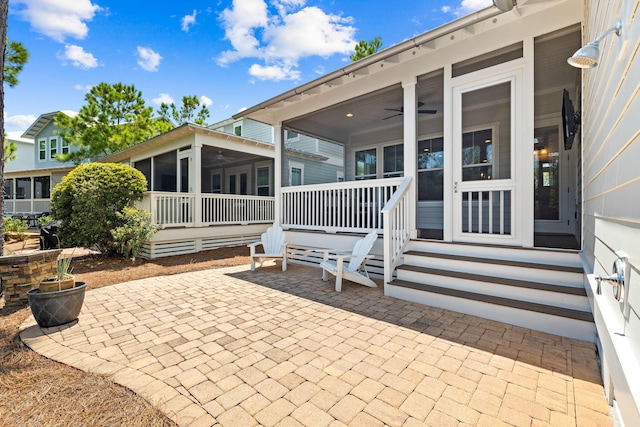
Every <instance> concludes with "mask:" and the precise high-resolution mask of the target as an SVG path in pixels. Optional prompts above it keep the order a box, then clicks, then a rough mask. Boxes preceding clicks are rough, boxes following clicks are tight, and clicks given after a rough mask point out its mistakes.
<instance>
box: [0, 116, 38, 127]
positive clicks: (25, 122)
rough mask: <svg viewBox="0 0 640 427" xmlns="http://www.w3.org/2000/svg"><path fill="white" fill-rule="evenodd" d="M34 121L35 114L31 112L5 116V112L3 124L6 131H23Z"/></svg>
mask: <svg viewBox="0 0 640 427" xmlns="http://www.w3.org/2000/svg"><path fill="white" fill-rule="evenodd" d="M35 121H36V116H34V115H33V114H16V115H15V116H7V114H6V113H5V115H4V126H5V128H6V130H7V131H19V130H22V131H24V130H26V129H27V128H28V127H29V126H31V125H32V124H33V122H35Z"/></svg>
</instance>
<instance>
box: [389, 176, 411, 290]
mask: <svg viewBox="0 0 640 427" xmlns="http://www.w3.org/2000/svg"><path fill="white" fill-rule="evenodd" d="M412 180H413V178H412V177H410V176H407V177H405V178H404V180H403V181H402V184H400V186H399V187H398V188H397V189H396V191H395V193H393V196H391V198H390V199H389V201H388V202H387V203H386V204H385V205H384V208H382V218H383V247H384V255H383V256H384V259H383V262H384V283H385V285H386V284H388V283H389V282H391V280H393V270H394V269H395V268H396V266H397V265H398V262H399V260H400V257H401V256H402V252H403V251H404V248H405V247H406V245H407V243H408V242H409V235H410V230H409V209H411V207H410V206H409V202H410V198H409V188H410V187H411V181H412Z"/></svg>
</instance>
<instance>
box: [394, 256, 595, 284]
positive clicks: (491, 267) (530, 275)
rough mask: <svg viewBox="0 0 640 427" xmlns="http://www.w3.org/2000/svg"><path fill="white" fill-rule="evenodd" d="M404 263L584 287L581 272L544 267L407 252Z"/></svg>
mask: <svg viewBox="0 0 640 427" xmlns="http://www.w3.org/2000/svg"><path fill="white" fill-rule="evenodd" d="M404 264H407V265H415V266H420V267H428V268H437V269H439V270H451V271H460V272H465V273H472V274H481V275H484V276H497V277H504V278H510V279H518V280H527V281H531V282H535V281H538V282H543V283H552V284H557V285H564V286H572V287H576V288H582V287H583V283H582V281H583V278H582V274H581V273H572V272H566V271H553V270H545V269H543V268H525V267H516V266H508V265H495V264H489V263H482V262H471V261H464V260H455V259H443V258H435V257H428V256H415V255H409V254H405V256H404Z"/></svg>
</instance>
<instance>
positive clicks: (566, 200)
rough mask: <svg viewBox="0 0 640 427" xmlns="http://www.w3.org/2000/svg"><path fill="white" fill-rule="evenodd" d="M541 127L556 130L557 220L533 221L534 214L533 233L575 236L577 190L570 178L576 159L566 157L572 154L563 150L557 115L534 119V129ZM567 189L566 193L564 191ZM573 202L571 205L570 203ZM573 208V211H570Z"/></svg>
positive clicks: (560, 126) (560, 122) (559, 121)
mask: <svg viewBox="0 0 640 427" xmlns="http://www.w3.org/2000/svg"><path fill="white" fill-rule="evenodd" d="M543 127H557V128H558V152H559V153H560V156H559V159H558V160H559V168H560V173H559V180H560V182H559V183H558V206H559V214H558V219H557V220H549V219H547V220H545V219H535V214H534V231H536V232H541V233H561V234H575V227H576V224H575V217H574V214H575V212H576V209H575V200H576V195H577V188H576V182H575V178H572V176H571V172H572V171H573V170H574V168H572V165H573V164H575V162H576V161H577V158H574V159H569V158H568V156H570V155H571V154H574V153H573V151H572V150H565V148H564V143H563V140H562V119H561V117H560V116H559V115H558V114H547V115H544V116H541V117H536V119H535V126H534V135H535V129H537V128H543ZM565 188H566V189H567V192H565V191H564V189H565ZM572 200H573V203H572ZM572 208H573V209H572Z"/></svg>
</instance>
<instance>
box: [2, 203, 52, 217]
mask: <svg viewBox="0 0 640 427" xmlns="http://www.w3.org/2000/svg"><path fill="white" fill-rule="evenodd" d="M42 212H49V199H5V200H4V213H5V215H13V214H36V213H38V214H39V213H42Z"/></svg>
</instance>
